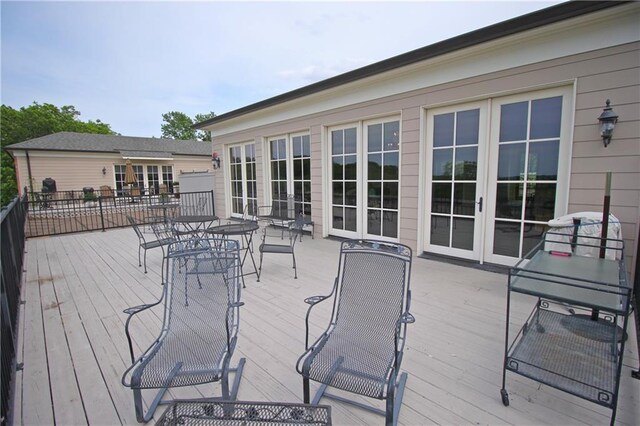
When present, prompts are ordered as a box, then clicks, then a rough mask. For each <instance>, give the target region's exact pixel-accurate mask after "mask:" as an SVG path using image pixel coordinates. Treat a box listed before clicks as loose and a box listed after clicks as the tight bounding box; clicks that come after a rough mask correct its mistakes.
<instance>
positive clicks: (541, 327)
mask: <svg viewBox="0 0 640 426" xmlns="http://www.w3.org/2000/svg"><path fill="white" fill-rule="evenodd" d="M536 330H538V333H544V332H545V329H544V327H543V326H542V325H540V324H536Z"/></svg>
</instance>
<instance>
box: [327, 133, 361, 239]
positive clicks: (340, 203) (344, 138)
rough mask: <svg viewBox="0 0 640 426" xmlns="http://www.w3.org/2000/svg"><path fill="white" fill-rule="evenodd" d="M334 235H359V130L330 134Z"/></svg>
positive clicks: (331, 224)
mask: <svg viewBox="0 0 640 426" xmlns="http://www.w3.org/2000/svg"><path fill="white" fill-rule="evenodd" d="M330 143H331V171H330V173H331V223H330V227H331V229H332V233H333V234H335V235H339V236H345V237H356V236H357V232H358V220H357V218H358V161H357V160H358V150H357V146H358V139H357V128H356V127H348V128H341V129H335V130H331V131H330Z"/></svg>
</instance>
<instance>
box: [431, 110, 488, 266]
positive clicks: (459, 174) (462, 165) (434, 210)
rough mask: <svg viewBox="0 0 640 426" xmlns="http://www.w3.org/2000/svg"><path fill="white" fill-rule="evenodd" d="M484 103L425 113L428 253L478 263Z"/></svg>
mask: <svg viewBox="0 0 640 426" xmlns="http://www.w3.org/2000/svg"><path fill="white" fill-rule="evenodd" d="M486 116H487V107H486V102H484V103H476V104H467V105H462V106H456V107H454V108H446V109H438V110H434V111H429V112H428V116H427V120H428V123H430V129H432V130H431V131H430V132H429V133H428V137H427V149H428V151H429V153H430V158H431V161H430V162H428V164H427V167H426V170H427V176H428V179H429V180H430V181H431V184H430V185H428V188H427V194H428V196H427V198H428V199H429V202H428V209H429V214H428V215H427V217H426V227H425V229H426V230H427V232H426V234H427V235H426V238H427V242H426V249H427V251H431V252H435V253H441V254H447V255H451V256H456V257H462V258H466V259H474V260H479V259H480V247H481V239H482V235H481V232H482V222H481V221H482V216H483V208H484V169H485V160H484V159H485V151H486V120H487V119H486Z"/></svg>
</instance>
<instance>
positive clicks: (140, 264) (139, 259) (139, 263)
mask: <svg viewBox="0 0 640 426" xmlns="http://www.w3.org/2000/svg"><path fill="white" fill-rule="evenodd" d="M141 249H142V247H140V246H138V267H141V266H142V262H141V258H140V250H141Z"/></svg>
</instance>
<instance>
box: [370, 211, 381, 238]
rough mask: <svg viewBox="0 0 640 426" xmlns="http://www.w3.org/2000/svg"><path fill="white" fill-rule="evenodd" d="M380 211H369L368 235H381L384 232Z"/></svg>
mask: <svg viewBox="0 0 640 426" xmlns="http://www.w3.org/2000/svg"><path fill="white" fill-rule="evenodd" d="M380 213H381V212H380V210H368V211H367V233H369V234H374V235H380V232H381V230H382V220H381V219H382V218H381V214H380Z"/></svg>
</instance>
